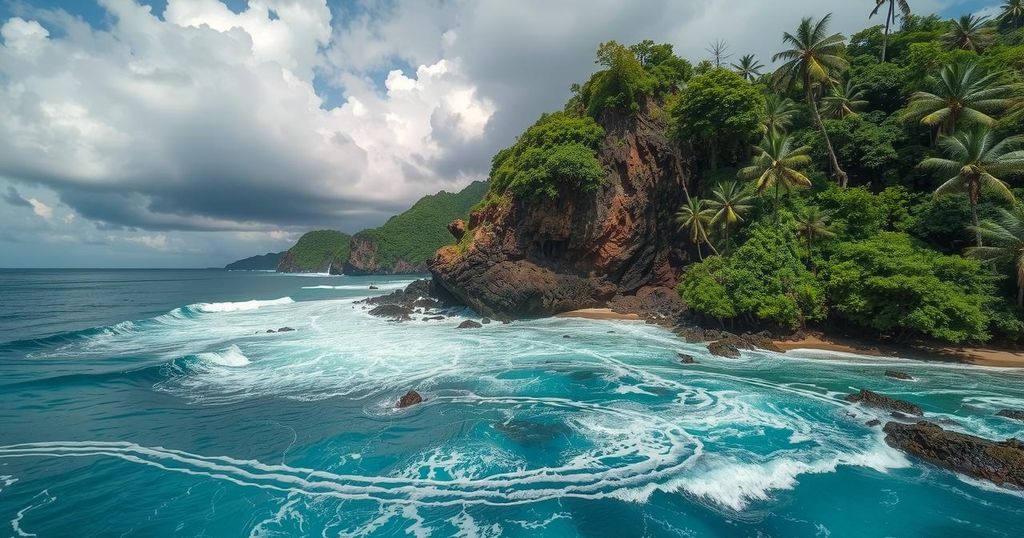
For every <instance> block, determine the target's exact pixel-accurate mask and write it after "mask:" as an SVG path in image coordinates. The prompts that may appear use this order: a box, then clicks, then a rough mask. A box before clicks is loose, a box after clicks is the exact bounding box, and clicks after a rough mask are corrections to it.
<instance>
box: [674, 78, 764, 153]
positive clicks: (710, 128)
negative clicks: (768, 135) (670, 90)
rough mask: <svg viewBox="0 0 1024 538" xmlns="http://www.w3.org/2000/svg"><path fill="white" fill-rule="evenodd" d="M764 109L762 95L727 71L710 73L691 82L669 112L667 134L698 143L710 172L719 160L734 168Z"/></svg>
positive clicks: (758, 126) (753, 135) (756, 130)
mask: <svg viewBox="0 0 1024 538" xmlns="http://www.w3.org/2000/svg"><path fill="white" fill-rule="evenodd" d="M764 108H765V100H764V93H763V92H761V91H760V90H759V89H758V88H757V87H756V86H754V85H752V84H750V83H749V82H747V81H746V80H744V79H743V77H741V76H740V75H737V74H736V73H733V72H732V71H729V70H727V69H712V70H711V71H708V72H707V73H705V74H703V75H699V76H696V77H693V78H692V79H690V82H689V84H687V86H686V89H685V90H683V91H682V93H680V95H679V98H678V99H677V100H676V101H675V103H674V105H673V106H672V107H671V108H670V109H669V114H670V116H671V122H670V126H669V133H670V134H671V135H672V136H673V137H674V138H676V139H679V140H689V141H694V142H697V143H699V145H700V147H701V148H703V150H704V152H705V155H706V158H707V161H708V163H709V165H710V167H711V168H712V169H714V168H716V167H717V166H718V158H719V156H724V157H726V158H727V159H728V161H729V164H735V163H736V162H737V160H738V159H739V158H741V157H742V156H743V155H745V153H746V152H744V151H743V148H744V147H745V146H746V144H748V143H749V142H751V141H752V140H754V139H755V138H756V136H757V134H758V132H759V129H760V126H761V115H762V111H763V110H764Z"/></svg>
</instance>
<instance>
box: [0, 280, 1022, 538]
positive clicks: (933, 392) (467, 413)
mask: <svg viewBox="0 0 1024 538" xmlns="http://www.w3.org/2000/svg"><path fill="white" fill-rule="evenodd" d="M224 278H230V279H234V280H233V282H234V281H237V280H239V279H242V280H244V282H245V283H246V284H245V285H246V286H248V288H245V290H249V291H250V293H249V294H248V295H245V294H243V293H241V292H240V293H239V294H238V295H239V296H238V297H230V298H231V299H235V300H220V299H221V298H222V297H218V298H217V300H206V301H204V300H196V301H192V302H190V303H188V306H183V307H174V308H168V309H167V310H165V311H164V312H163V313H156V314H155V315H152V316H150V317H140V318H138V319H133V320H131V321H123V320H117V321H113V320H112V322H111V323H110V324H109V325H101V326H100V325H98V326H96V327H92V328H85V329H75V330H65V331H58V332H55V333H52V334H42V335H36V336H33V337H31V338H23V339H11V340H8V341H7V343H2V344H0V374H2V375H0V406H2V409H3V410H4V411H3V413H4V420H3V424H4V428H3V429H2V430H3V431H0V517H2V518H7V521H9V528H11V529H13V531H14V533H15V534H16V535H23V534H24V535H31V534H38V535H39V536H47V535H65V534H68V533H69V532H74V533H76V534H79V535H112V534H118V535H120V534H127V535H140V536H150V535H180V536H195V535H199V534H206V535H250V536H288V535H296V536H297V535H302V536H309V535H323V536H336V535H361V536H376V535H380V536H391V535H403V534H406V533H409V534H412V535H417V536H427V535H435V536H449V535H462V536H499V535H501V536H516V535H523V536H526V535H529V536H537V535H542V536H630V535H637V534H643V535H647V536H678V535H694V536H704V535H712V536H714V535H717V536H735V535H740V536H746V535H757V534H758V533H760V534H762V535H771V536H827V535H832V536H846V535H851V534H854V533H856V534H857V535H858V536H886V535H897V536H920V535H947V534H960V535H981V536H1013V535H1015V531H1016V529H1017V528H1019V526H1020V525H1021V524H1024V498H1022V497H1021V496H1019V495H1017V494H1016V493H1014V492H1009V491H1005V490H1000V489H998V488H994V487H992V486H986V485H984V484H980V483H977V482H972V481H968V480H964V479H961V478H959V477H957V476H955V475H952V474H949V473H946V472H943V471H940V470H937V469H934V468H931V467H928V466H925V465H921V464H919V463H915V462H912V461H909V460H908V459H907V458H905V457H904V456H903V455H901V454H900V453H899V452H897V451H894V450H892V449H891V448H889V447H888V446H886V445H885V443H884V442H883V440H882V436H881V432H880V431H879V430H878V429H874V428H870V427H867V426H866V425H865V424H864V423H865V422H866V421H868V420H870V419H872V418H876V417H878V418H884V414H881V413H878V412H876V411H873V410H869V409H864V408H861V407H858V406H853V405H850V404H848V403H846V402H844V401H843V399H842V396H843V395H845V394H847V393H848V392H850V391H853V390H855V389H859V388H861V387H872V388H875V389H876V390H879V391H882V392H885V393H887V394H890V395H892V396H894V397H898V398H905V399H908V400H912V401H914V402H916V403H918V404H919V405H921V406H922V407H923V408H924V409H925V410H926V412H927V413H929V414H930V415H931V416H932V417H934V418H936V419H949V420H951V421H955V423H956V424H957V425H956V426H953V427H955V428H959V429H961V430H963V431H968V432H971V433H975V434H978V435H985V436H989V437H1009V436H1014V435H1016V436H1022V435H1024V424H1021V423H1019V422H1014V421H1012V420H1009V419H1004V418H1001V417H996V416H995V412H996V411H998V410H999V409H1002V408H1005V407H1017V408H1024V393H1022V390H1021V388H1020V387H1021V386H1024V385H1022V384H1021V383H1022V381H1024V373H1022V372H1020V371H1015V370H994V369H986V368H970V367H964V366H958V365H949V364H923V363H916V362H909V361H901V360H896V359H885V360H881V359H866V358H858V357H845V356H832V357H830V358H828V359H822V358H802V357H801V356H799V354H797V355H787V356H782V355H778V354H773V353H761V352H751V353H745V354H744V356H743V357H741V358H740V359H735V360H732V359H720V358H715V357H712V356H710V355H709V354H708V353H707V351H706V349H705V348H704V347H703V346H700V345H696V344H689V343H686V342H683V341H681V340H679V339H677V338H676V337H675V336H673V335H672V334H671V333H669V332H667V331H664V330H662V329H660V328H657V327H652V326H647V325H644V324H642V323H634V322H622V323H612V322H598V321H586V320H569V319H549V320H536V321H528V322H516V323H512V324H509V325H502V324H498V323H492V324H489V325H485V326H484V327H483V328H480V329H475V330H456V329H455V326H456V325H457V324H458V323H459V322H460V321H461V320H462V319H463V317H462V316H463V315H467V314H469V313H467V312H454V313H452V314H454V315H453V316H451V317H449V318H448V319H446V320H443V321H430V322H421V321H414V322H407V323H393V322H388V321H383V320H380V319H377V318H373V317H371V316H369V315H367V314H366V313H365V311H364V310H363V309H362V308H361V307H360V306H358V305H357V304H355V302H354V301H355V300H356V299H357V298H358V297H360V296H364V295H366V294H367V293H369V291H368V290H367V289H366V288H367V287H368V286H367V284H368V282H369V280H368V279H358V278H353V277H334V278H329V277H324V281H325V282H326V283H325V284H323V285H315V286H311V285H310V284H309V279H308V278H302V277H290V276H281V275H274V274H262V275H253V274H248V275H247V274H237V273H232V274H231V275H225V276H224ZM374 284H375V286H376V287H377V288H379V289H380V290H381V291H379V292H381V293H382V292H386V291H387V290H388V289H392V288H395V287H399V286H401V285H402V282H401V281H400V280H399V279H394V280H380V279H378V280H375V281H374ZM124 293H131V292H130V291H125V292H124ZM252 297H260V298H259V299H252ZM179 304H184V303H179ZM283 326H287V327H291V328H294V329H295V330H294V331H291V332H284V333H278V332H274V333H268V332H267V330H268V329H276V328H279V327H283ZM566 335H568V336H569V337H568V338H566V337H565V336H566ZM680 351H682V352H685V353H689V354H691V355H693V356H695V357H696V358H697V360H698V363H697V364H693V365H682V364H679V363H678V361H677V359H676V354H677V353H678V352H680ZM890 368H898V369H901V370H905V371H908V372H911V373H912V374H913V375H914V377H915V379H916V380H915V381H914V382H901V381H896V380H892V379H888V378H885V377H884V376H883V372H884V371H885V370H886V369H890ZM410 388H415V389H416V390H418V391H419V392H421V393H422V394H423V396H424V398H425V402H424V403H423V404H420V405H417V406H414V407H411V408H408V409H403V410H399V409H396V408H395V407H394V402H395V401H396V400H397V398H398V396H400V395H401V394H402V393H404V392H405V391H406V390H408V389H410ZM114 514H118V516H117V517H114ZM638 529H641V530H638Z"/></svg>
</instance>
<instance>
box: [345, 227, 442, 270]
mask: <svg viewBox="0 0 1024 538" xmlns="http://www.w3.org/2000/svg"><path fill="white" fill-rule="evenodd" d="M377 251H378V245H377V241H376V240H374V239H373V238H372V237H362V236H360V235H355V236H353V237H352V253H351V254H349V258H348V261H346V262H345V269H344V272H345V274H346V275H413V274H423V273H426V272H427V270H428V269H427V262H425V261H424V262H420V263H412V262H409V261H407V260H405V259H401V258H399V259H398V260H397V261H395V263H393V264H390V265H385V264H382V263H381V261H380V258H379V256H378V252H377Z"/></svg>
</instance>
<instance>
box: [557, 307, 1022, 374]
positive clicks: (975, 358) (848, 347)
mask: <svg viewBox="0 0 1024 538" xmlns="http://www.w3.org/2000/svg"><path fill="white" fill-rule="evenodd" d="M557 317H563V318H584V319H597V320H630V321H638V320H640V319H641V318H640V316H639V315H637V314H633V313H629V314H622V313H619V312H613V311H612V310H611V309H609V308H584V309H581V310H573V311H571V312H563V313H561V314H558V316H557ZM775 345H776V346H778V347H779V349H782V350H783V351H792V350H796V349H815V350H823V351H838V352H843V353H854V354H857V355H869V356H877V357H899V358H903V359H915V360H921V361H936V362H955V363H961V364H972V365H977V366H997V367H1004V368H1024V351H1018V350H1011V349H999V348H982V347H956V346H950V347H941V348H940V347H922V346H896V345H887V344H881V343H876V342H866V341H862V340H855V339H852V338H842V337H832V336H826V335H823V334H820V333H817V334H809V335H807V336H805V337H804V338H802V339H800V340H776V341H775Z"/></svg>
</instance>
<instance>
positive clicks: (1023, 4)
mask: <svg viewBox="0 0 1024 538" xmlns="http://www.w3.org/2000/svg"><path fill="white" fill-rule="evenodd" d="M999 20H1000V22H1004V23H1009V24H1012V25H1013V27H1014V28H1020V26H1021V22H1024V0H1006V2H1003V12H1002V13H1000V14H999Z"/></svg>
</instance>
